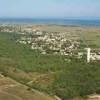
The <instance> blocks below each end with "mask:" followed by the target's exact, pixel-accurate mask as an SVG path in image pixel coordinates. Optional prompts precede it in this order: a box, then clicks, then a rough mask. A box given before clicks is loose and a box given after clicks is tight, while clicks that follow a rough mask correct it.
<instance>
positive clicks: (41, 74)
mask: <svg viewBox="0 0 100 100" xmlns="http://www.w3.org/2000/svg"><path fill="white" fill-rule="evenodd" d="M19 36H20V35H18V34H16V33H0V71H1V72H2V73H3V74H4V75H5V76H6V75H8V76H10V77H12V78H13V79H15V80H17V81H19V82H22V83H24V84H26V85H29V86H30V87H32V88H36V89H38V90H40V91H44V92H46V93H49V94H51V95H57V96H59V97H61V98H62V99H63V100H66V98H74V97H78V96H86V95H87V94H91V93H95V92H97V93H98V92H99V91H100V62H92V63H90V64H87V63H86V61H85V60H84V59H81V60H78V59H75V58H69V57H64V56H60V55H41V54H40V53H39V52H38V51H33V50H31V49H30V47H29V46H28V45H24V44H19V43H17V42H16V40H17V38H19ZM65 59H68V61H66V60H65ZM70 59H71V61H70V62H69V60H70ZM30 81H32V82H31V83H30V84H28V83H29V82H30Z"/></svg>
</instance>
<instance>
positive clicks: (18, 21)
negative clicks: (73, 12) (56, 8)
mask: <svg viewBox="0 0 100 100" xmlns="http://www.w3.org/2000/svg"><path fill="white" fill-rule="evenodd" d="M0 24H55V25H83V26H100V19H96V20H94V19H93V20H92V19H91V20H90V19H36V18H35V19H34V18H0Z"/></svg>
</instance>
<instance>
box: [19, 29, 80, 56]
mask: <svg viewBox="0 0 100 100" xmlns="http://www.w3.org/2000/svg"><path fill="white" fill-rule="evenodd" d="M68 35H69V34H67V33H66V32H64V33H61V32H43V31H38V30H36V31H34V33H32V34H30V35H25V34H24V35H23V36H22V37H21V38H20V39H19V40H18V42H19V43H23V44H29V45H30V46H31V49H33V50H39V51H40V52H41V53H42V54H61V55H72V54H73V51H74V50H77V49H78V48H79V46H80V42H79V41H77V40H73V39H70V38H68Z"/></svg>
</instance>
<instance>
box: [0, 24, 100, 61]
mask: <svg viewBox="0 0 100 100" xmlns="http://www.w3.org/2000/svg"><path fill="white" fill-rule="evenodd" d="M0 31H1V32H16V33H18V34H20V38H19V39H18V40H16V42H17V43H20V44H25V45H29V46H30V48H31V49H32V50H38V51H39V52H40V53H41V54H43V55H47V54H53V55H63V56H71V57H76V58H78V59H81V58H83V56H84V55H86V60H87V62H90V61H98V60H100V49H96V48H90V47H84V48H82V47H81V39H80V37H79V36H78V35H77V34H76V33H75V34H72V33H71V32H70V31H66V32H48V31H41V30H39V29H38V28H33V27H32V25H16V24H15V25H13V24H12V25H6V24H3V25H0Z"/></svg>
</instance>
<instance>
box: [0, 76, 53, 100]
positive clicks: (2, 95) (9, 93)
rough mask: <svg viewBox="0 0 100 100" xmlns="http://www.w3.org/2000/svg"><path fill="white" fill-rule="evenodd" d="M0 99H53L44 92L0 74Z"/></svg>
mask: <svg viewBox="0 0 100 100" xmlns="http://www.w3.org/2000/svg"><path fill="white" fill-rule="evenodd" d="M0 100H54V99H53V98H51V97H49V96H47V95H46V94H43V93H40V92H38V91H36V90H32V89H30V90H29V87H27V86H24V85H22V84H19V83H17V82H16V81H14V80H12V79H10V78H8V77H4V76H1V75H0Z"/></svg>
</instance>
